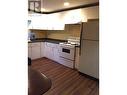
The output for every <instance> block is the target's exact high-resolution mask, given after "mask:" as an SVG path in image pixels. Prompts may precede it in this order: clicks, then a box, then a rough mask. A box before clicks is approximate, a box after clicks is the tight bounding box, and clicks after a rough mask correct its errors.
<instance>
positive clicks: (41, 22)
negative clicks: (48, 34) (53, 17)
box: [32, 14, 48, 30]
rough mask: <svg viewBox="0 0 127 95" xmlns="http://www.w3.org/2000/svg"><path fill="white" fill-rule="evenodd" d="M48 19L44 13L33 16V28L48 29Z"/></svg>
mask: <svg viewBox="0 0 127 95" xmlns="http://www.w3.org/2000/svg"><path fill="white" fill-rule="evenodd" d="M46 19H47V17H46V15H44V14H43V15H39V16H33V18H32V26H33V29H40V30H41V29H43V30H47V28H48V26H47V21H46Z"/></svg>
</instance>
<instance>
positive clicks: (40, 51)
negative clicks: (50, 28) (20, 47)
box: [28, 42, 60, 62]
mask: <svg viewBox="0 0 127 95" xmlns="http://www.w3.org/2000/svg"><path fill="white" fill-rule="evenodd" d="M28 57H30V58H31V59H37V58H41V57H47V58H49V59H51V60H54V61H56V62H59V61H60V60H59V44H55V43H50V42H35V43H29V44H28Z"/></svg>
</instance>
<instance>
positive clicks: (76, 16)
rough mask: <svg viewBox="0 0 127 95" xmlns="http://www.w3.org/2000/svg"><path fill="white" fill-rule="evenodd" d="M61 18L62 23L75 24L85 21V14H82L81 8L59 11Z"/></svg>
mask: <svg viewBox="0 0 127 95" xmlns="http://www.w3.org/2000/svg"><path fill="white" fill-rule="evenodd" d="M61 19H62V20H63V22H64V24H75V23H79V22H86V21H87V18H86V17H85V15H83V14H82V9H76V10H70V11H65V12H61Z"/></svg>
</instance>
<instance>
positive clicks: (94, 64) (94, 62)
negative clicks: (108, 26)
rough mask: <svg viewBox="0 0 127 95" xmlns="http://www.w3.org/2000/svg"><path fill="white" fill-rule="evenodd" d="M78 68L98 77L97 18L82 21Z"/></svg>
mask: <svg viewBox="0 0 127 95" xmlns="http://www.w3.org/2000/svg"><path fill="white" fill-rule="evenodd" d="M80 44H81V47H80V62H79V68H78V70H79V71H80V72H81V73H84V74H87V75H89V76H92V77H94V78H97V79H99V20H98V19H96V20H90V21H88V22H85V23H82V28H81V42H80Z"/></svg>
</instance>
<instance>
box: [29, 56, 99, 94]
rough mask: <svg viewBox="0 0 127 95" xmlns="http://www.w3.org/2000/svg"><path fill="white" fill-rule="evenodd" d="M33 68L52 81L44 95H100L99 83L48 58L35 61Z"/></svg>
mask: <svg viewBox="0 0 127 95" xmlns="http://www.w3.org/2000/svg"><path fill="white" fill-rule="evenodd" d="M31 67H32V68H34V69H36V70H38V71H39V72H41V73H43V74H45V75H46V76H47V77H48V78H50V79H51V80H52V87H51V88H50V90H49V91H47V92H46V93H45V94H44V95H99V82H98V81H96V80H92V79H90V78H88V77H86V76H84V75H81V74H79V73H78V71H76V70H73V69H70V68H68V67H65V66H63V65H61V64H59V63H57V62H54V61H52V60H50V59H48V58H40V59H37V60H33V61H32V66H31Z"/></svg>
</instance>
